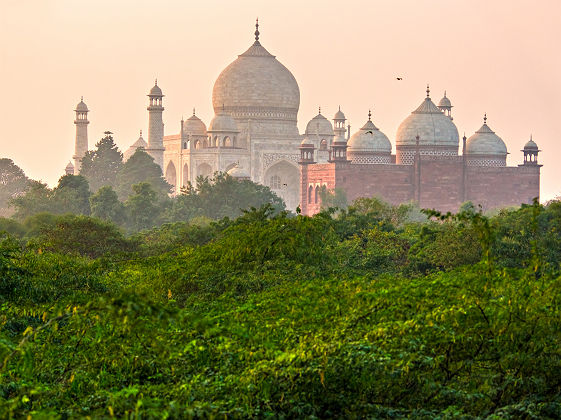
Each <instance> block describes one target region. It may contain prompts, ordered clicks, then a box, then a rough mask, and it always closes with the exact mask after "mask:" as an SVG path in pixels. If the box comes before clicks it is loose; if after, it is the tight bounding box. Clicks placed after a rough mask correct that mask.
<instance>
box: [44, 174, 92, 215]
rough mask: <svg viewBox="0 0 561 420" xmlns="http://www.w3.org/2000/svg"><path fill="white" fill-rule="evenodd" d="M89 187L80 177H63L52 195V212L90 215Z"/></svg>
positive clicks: (84, 179)
mask: <svg viewBox="0 0 561 420" xmlns="http://www.w3.org/2000/svg"><path fill="white" fill-rule="evenodd" d="M90 194H91V193H90V187H89V185H88V181H87V180H86V178H84V177H83V176H82V175H64V176H62V177H61V178H60V179H59V181H58V185H57V187H56V188H55V189H54V191H53V195H52V207H51V208H52V210H51V211H52V212H53V213H58V214H64V213H72V214H84V215H89V214H90Z"/></svg>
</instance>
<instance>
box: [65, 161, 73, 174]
mask: <svg viewBox="0 0 561 420" xmlns="http://www.w3.org/2000/svg"><path fill="white" fill-rule="evenodd" d="M65 169H66V171H67V172H68V171H70V170H72V171H74V165H73V164H72V161H69V162H68V165H66V168H65Z"/></svg>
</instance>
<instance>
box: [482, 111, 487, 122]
mask: <svg viewBox="0 0 561 420" xmlns="http://www.w3.org/2000/svg"><path fill="white" fill-rule="evenodd" d="M483 124H487V113H485V115H484V116H483Z"/></svg>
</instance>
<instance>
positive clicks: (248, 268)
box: [0, 187, 561, 419]
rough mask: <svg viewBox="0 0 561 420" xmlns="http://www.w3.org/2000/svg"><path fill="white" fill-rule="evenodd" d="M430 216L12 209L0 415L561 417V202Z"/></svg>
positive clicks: (3, 293)
mask: <svg viewBox="0 0 561 420" xmlns="http://www.w3.org/2000/svg"><path fill="white" fill-rule="evenodd" d="M143 188H144V187H139V191H138V193H137V194H142V193H143V192H142V189H143ZM92 211H93V209H92ZM109 213H110V212H109ZM428 214H429V215H430V216H431V217H432V221H428V220H426V215H425V220H424V221H421V220H420V214H419V212H418V210H416V209H415V208H414V207H412V206H400V207H392V206H389V205H387V204H385V203H382V202H380V201H379V200H376V199H363V200H360V201H359V202H357V203H354V204H353V205H351V206H349V208H348V209H346V210H341V209H340V210H338V211H337V212H334V211H331V210H330V211H325V212H323V213H320V214H318V215H316V216H314V217H312V218H309V217H303V216H293V215H290V214H287V213H284V212H280V213H279V212H278V211H276V210H275V208H274V207H273V206H272V205H267V206H265V207H262V208H259V209H252V210H248V211H245V212H244V213H243V214H242V215H241V216H240V217H238V218H236V219H232V218H224V219H222V220H220V221H211V220H210V219H208V218H205V217H202V215H199V216H198V217H197V218H192V219H191V222H175V223H168V224H164V225H163V226H161V227H159V228H153V229H151V230H145V231H143V232H142V233H139V234H136V235H134V236H131V237H126V236H123V234H122V233H121V232H120V230H119V229H118V228H117V227H115V226H114V225H112V224H111V223H110V222H107V221H100V220H98V219H94V218H91V217H87V216H53V215H46V214H42V215H36V216H33V217H31V218H28V219H27V220H26V222H25V223H21V224H20V223H17V222H13V221H12V222H10V223H8V222H7V221H5V220H4V221H3V222H2V223H3V224H2V225H1V226H2V227H5V230H6V231H8V230H9V231H10V232H11V233H12V234H11V235H5V236H4V237H3V239H2V241H1V242H0V278H1V283H0V305H1V307H2V311H1V313H0V416H2V417H14V418H22V417H27V416H29V417H31V418H51V417H60V418H69V417H70V418H73V417H84V416H90V417H94V418H98V417H112V416H115V417H130V418H140V417H142V418H193V417H202V418H209V417H224V416H228V417H239V418H246V417H275V418H277V417H280V418H302V417H308V418H334V417H336V418H341V417H345V418H403V417H413V418H426V419H433V418H442V419H444V418H456V417H459V418H466V419H469V418H492V419H499V418H500V419H504V418H513V419H514V418H551V419H553V418H559V417H560V416H561V379H560V378H561V376H560V375H559V373H558V371H559V367H560V364H561V346H560V345H559V343H560V339H561V287H560V286H561V284H560V281H561V277H560V270H559V268H560V267H559V261H560V258H561V237H560V235H559V234H558V229H559V227H560V226H559V225H560V223H561V204H560V203H559V202H552V203H550V204H548V205H547V206H540V205H539V204H535V205H533V206H523V207H522V208H519V209H511V210H505V211H502V212H500V213H498V214H497V215H495V216H493V217H486V216H484V215H482V214H480V213H478V212H477V211H475V210H474V209H473V208H470V207H469V206H466V207H465V208H464V211H463V212H461V213H459V214H458V215H456V216H452V215H440V214H438V213H434V212H428ZM110 218H111V217H107V218H106V219H110Z"/></svg>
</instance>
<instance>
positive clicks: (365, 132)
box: [347, 114, 392, 153]
mask: <svg viewBox="0 0 561 420" xmlns="http://www.w3.org/2000/svg"><path fill="white" fill-rule="evenodd" d="M347 145H348V147H349V149H348V150H349V152H351V153H352V152H371V153H391V152H392V144H391V143H390V140H389V139H388V137H387V136H386V135H385V134H384V133H382V132H381V131H380V130H379V129H378V128H377V127H376V126H375V125H374V123H373V122H372V121H371V120H370V114H369V115H368V121H366V124H364V126H363V127H362V128H361V129H360V130H359V131H357V132H356V133H355V134H353V135H352V136H351V138H350V139H349V141H348V142H347Z"/></svg>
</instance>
